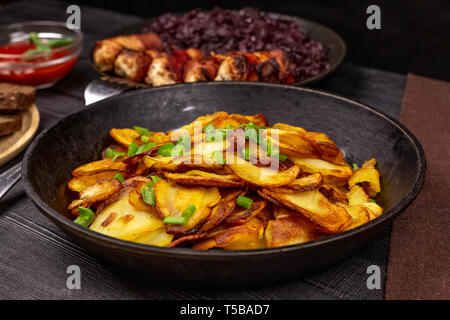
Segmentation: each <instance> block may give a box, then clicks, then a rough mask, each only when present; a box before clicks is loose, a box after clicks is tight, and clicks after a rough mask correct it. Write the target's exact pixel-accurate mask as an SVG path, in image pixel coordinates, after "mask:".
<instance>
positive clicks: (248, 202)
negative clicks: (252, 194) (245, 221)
mask: <svg viewBox="0 0 450 320" xmlns="http://www.w3.org/2000/svg"><path fill="white" fill-rule="evenodd" d="M236 203H237V204H238V205H240V206H241V207H244V208H247V209H250V208H251V206H252V203H253V200H252V199H250V198H247V197H244V196H239V197H238V198H237V200H236Z"/></svg>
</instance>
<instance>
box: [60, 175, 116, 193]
mask: <svg viewBox="0 0 450 320" xmlns="http://www.w3.org/2000/svg"><path fill="white" fill-rule="evenodd" d="M116 174H117V172H116V171H106V172H100V173H97V174H93V175H90V176H80V177H73V178H72V179H71V180H70V181H69V183H68V184H67V187H68V188H69V189H70V190H72V191H76V192H80V191H81V190H83V189H85V188H87V187H89V186H91V185H93V184H94V183H96V182H98V181H100V180H104V179H112V178H113V177H114V176H115V175H116Z"/></svg>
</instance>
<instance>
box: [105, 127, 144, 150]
mask: <svg viewBox="0 0 450 320" xmlns="http://www.w3.org/2000/svg"><path fill="white" fill-rule="evenodd" d="M109 134H110V135H111V137H112V138H113V139H114V140H116V142H117V143H119V144H120V145H122V146H124V147H127V148H128V146H129V145H130V144H132V143H133V142H134V140H136V139H137V138H138V137H139V136H140V134H139V133H138V132H137V131H136V130H134V129H128V128H125V129H117V128H112V129H111V130H110V131H109Z"/></svg>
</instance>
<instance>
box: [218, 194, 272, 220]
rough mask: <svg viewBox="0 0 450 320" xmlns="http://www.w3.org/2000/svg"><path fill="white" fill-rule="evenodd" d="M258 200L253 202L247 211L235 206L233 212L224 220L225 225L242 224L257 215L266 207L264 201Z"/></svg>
mask: <svg viewBox="0 0 450 320" xmlns="http://www.w3.org/2000/svg"><path fill="white" fill-rule="evenodd" d="M259 199H260V200H254V201H253V203H252V205H251V207H250V208H249V209H245V208H243V207H240V206H236V207H235V210H234V211H233V212H231V214H230V215H229V216H228V217H227V218H226V219H225V223H234V224H242V223H246V222H247V221H249V220H250V219H251V218H253V217H255V216H256V215H258V214H259V213H260V212H261V211H262V210H263V209H264V208H265V207H266V206H267V201H266V200H263V199H261V198H259Z"/></svg>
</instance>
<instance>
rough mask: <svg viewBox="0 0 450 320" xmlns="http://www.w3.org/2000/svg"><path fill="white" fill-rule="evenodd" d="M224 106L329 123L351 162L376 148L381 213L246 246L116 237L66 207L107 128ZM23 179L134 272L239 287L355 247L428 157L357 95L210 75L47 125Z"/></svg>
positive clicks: (409, 189) (421, 173) (273, 279)
mask: <svg viewBox="0 0 450 320" xmlns="http://www.w3.org/2000/svg"><path fill="white" fill-rule="evenodd" d="M218 110H225V111H228V112H230V113H242V114H255V113H264V114H265V115H266V117H267V118H268V119H269V121H270V123H275V122H284V123H288V124H292V125H298V126H301V127H304V128H306V129H307V130H310V131H320V132H325V133H326V134H328V135H329V136H330V137H332V138H333V139H334V140H335V141H336V143H337V145H338V146H339V147H340V148H342V149H343V151H344V152H345V159H346V161H347V162H349V163H352V162H357V163H360V164H361V163H362V162H363V161H364V160H367V159H370V158H371V157H375V158H376V159H377V162H378V169H379V170H380V172H381V183H382V188H383V190H382V192H381V194H380V195H379V197H377V202H378V203H379V204H380V205H381V206H383V207H384V209H385V211H384V213H383V215H382V216H381V217H379V218H377V219H375V220H373V221H371V222H370V223H367V224H365V225H363V226H360V227H358V228H356V229H353V230H350V231H347V232H344V233H341V234H338V235H334V236H330V237H328V238H324V239H320V240H316V241H313V242H309V243H305V244H298V245H293V246H287V247H281V248H274V249H263V250H253V251H251V250H249V251H219V250H213V251H194V250H192V249H188V248H158V247H152V246H147V245H141V244H136V243H132V242H126V241H122V240H118V239H114V238H110V237H107V236H104V235H101V234H99V233H96V232H93V231H90V230H88V229H86V228H83V227H81V226H79V225H77V224H75V223H73V222H72V221H71V220H70V219H68V218H67V217H66V216H65V214H64V213H65V211H66V209H65V208H66V205H67V199H65V197H64V192H63V190H64V185H65V184H66V183H67V181H68V180H69V179H70V178H71V171H72V170H73V169H74V168H76V167H78V166H80V165H81V164H84V163H87V162H90V161H93V160H96V159H99V158H100V152H101V150H102V149H103V148H104V147H106V146H107V145H108V144H110V143H111V142H112V141H111V138H110V137H109V134H108V132H109V130H110V128H113V127H116V128H123V127H131V126H142V127H147V128H150V129H151V130H152V131H166V130H170V129H173V128H178V127H180V126H181V125H183V124H186V123H189V122H191V121H193V120H194V119H195V118H197V117H198V116H201V115H205V114H207V113H211V112H214V111H218ZM22 171H23V182H24V186H25V190H26V192H27V194H28V196H29V197H30V198H31V199H32V200H33V202H34V203H35V204H36V206H37V207H38V208H39V210H40V211H41V212H42V213H43V214H45V215H46V216H47V217H48V218H49V219H51V220H52V221H53V222H54V223H56V224H57V225H58V226H59V227H60V228H61V229H62V230H63V231H64V232H66V233H67V234H68V235H70V237H71V238H72V239H73V241H74V242H76V243H78V244H79V245H81V246H82V247H84V248H86V249H87V250H88V251H89V252H90V253H91V254H92V255H94V256H95V257H98V258H101V259H103V260H104V261H106V262H107V263H108V265H110V266H116V267H119V270H125V271H126V274H127V275H129V276H137V277H140V278H142V279H150V280H152V281H158V282H161V281H162V282H164V283H172V284H174V285H177V286H185V285H186V286H209V287H242V286H256V285H264V284H271V283H278V282H282V281H288V280H291V279H295V278H299V277H302V276H304V275H306V274H310V273H314V272H317V271H319V270H321V269H323V268H326V267H328V266H330V265H332V264H334V263H337V262H338V261H340V260H342V259H344V258H345V257H347V256H349V255H351V254H353V253H354V252H355V251H356V250H358V248H360V247H361V246H362V245H364V244H365V243H366V242H367V241H369V240H370V239H372V238H373V237H375V236H376V235H377V234H378V233H380V232H381V231H382V230H383V229H384V228H385V227H386V226H388V224H389V223H391V222H392V221H393V219H394V218H395V217H396V216H398V215H399V214H400V213H401V212H402V211H403V210H404V209H405V208H406V207H407V206H408V205H409V204H410V203H411V201H412V200H413V199H414V198H415V197H416V195H417V194H418V192H419V191H420V189H421V188H422V185H423V182H424V177H425V171H426V161H425V155H424V152H423V149H422V147H421V145H420V143H419V142H418V141H417V139H416V138H415V137H414V136H413V135H412V134H411V132H409V131H408V130H407V129H406V128H405V127H403V126H402V125H401V124H399V123H398V122H397V121H395V120H393V119H391V118H389V117H388V116H386V115H383V114H381V113H380V112H378V111H375V110H374V109H371V108H369V107H367V106H365V105H362V104H360V103H357V102H354V101H351V100H348V99H345V98H341V97H337V96H334V95H332V94H328V93H323V92H318V91H314V90H310V89H304V88H297V87H292V86H282V85H270V84H261V83H233V82H222V83H217V82H210V83H194V84H180V85H174V86H166V87H159V88H151V89H143V90H137V91H133V92H130V93H128V94H124V95H121V96H117V97H113V98H110V99H107V100H103V101H101V102H98V103H95V104H93V105H91V106H89V107H87V108H86V109H84V110H82V111H78V112H76V113H74V114H71V115H69V116H67V117H66V118H64V119H61V120H60V121H58V122H57V123H56V124H55V125H54V126H52V127H51V128H50V129H48V130H46V131H45V132H43V133H41V134H40V135H39V136H38V137H37V138H36V139H35V140H34V141H33V142H32V143H31V145H30V147H29V148H28V150H27V152H26V154H25V157H24V160H23V167H22Z"/></svg>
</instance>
